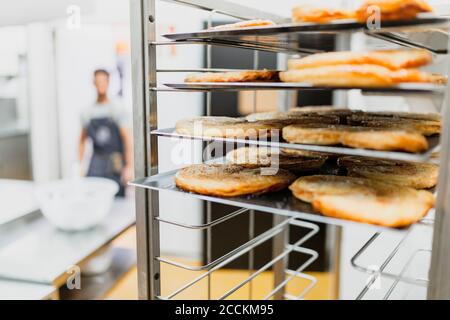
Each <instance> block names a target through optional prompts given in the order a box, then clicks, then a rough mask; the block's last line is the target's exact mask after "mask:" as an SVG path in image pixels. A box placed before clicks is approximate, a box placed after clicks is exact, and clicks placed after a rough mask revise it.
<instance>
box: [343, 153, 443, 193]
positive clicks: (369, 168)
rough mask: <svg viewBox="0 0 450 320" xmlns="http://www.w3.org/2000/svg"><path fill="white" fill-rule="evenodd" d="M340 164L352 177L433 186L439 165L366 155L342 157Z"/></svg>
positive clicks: (399, 183) (421, 186)
mask: <svg viewBox="0 0 450 320" xmlns="http://www.w3.org/2000/svg"><path fill="white" fill-rule="evenodd" d="M338 165H339V166H340V167H344V168H346V169H347V173H348V175H349V176H351V177H361V178H368V179H374V180H379V181H387V182H389V183H393V184H397V185H401V186H406V187H411V188H415V189H428V188H433V187H434V186H436V184H437V179H438V173H439V166H437V165H435V164H432V163H418V162H408V161H395V160H384V159H375V158H366V157H356V156H351V157H342V158H339V159H338Z"/></svg>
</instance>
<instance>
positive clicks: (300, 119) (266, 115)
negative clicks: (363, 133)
mask: <svg viewBox="0 0 450 320" xmlns="http://www.w3.org/2000/svg"><path fill="white" fill-rule="evenodd" d="M245 119H246V120H247V121H249V122H254V121H280V122H283V123H284V124H285V125H289V124H294V123H304V124H308V123H324V124H339V122H340V118H339V117H338V116H337V115H333V114H319V113H306V112H305V113H294V112H277V111H274V112H259V113H252V114H249V115H248V116H246V117H245Z"/></svg>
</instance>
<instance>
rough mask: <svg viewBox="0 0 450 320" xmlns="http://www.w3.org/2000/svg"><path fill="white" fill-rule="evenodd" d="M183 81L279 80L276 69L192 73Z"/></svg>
mask: <svg viewBox="0 0 450 320" xmlns="http://www.w3.org/2000/svg"><path fill="white" fill-rule="evenodd" d="M184 81H185V82H189V83H191V82H274V81H279V77H278V71H270V70H246V71H231V72H207V73H198V74H192V75H189V76H187V77H186V79H184Z"/></svg>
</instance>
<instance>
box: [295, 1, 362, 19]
mask: <svg viewBox="0 0 450 320" xmlns="http://www.w3.org/2000/svg"><path fill="white" fill-rule="evenodd" d="M354 17H355V14H354V12H352V11H346V10H340V9H331V8H319V7H315V6H312V5H301V6H296V7H294V8H293V9H292V21H293V22H314V23H327V22H330V21H333V20H342V19H352V18H354Z"/></svg>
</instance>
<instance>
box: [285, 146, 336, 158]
mask: <svg viewBox="0 0 450 320" xmlns="http://www.w3.org/2000/svg"><path fill="white" fill-rule="evenodd" d="M280 152H281V153H282V154H285V155H289V156H303V157H325V158H328V157H330V156H334V154H331V153H325V152H318V151H310V150H299V149H288V148H282V149H280Z"/></svg>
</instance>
